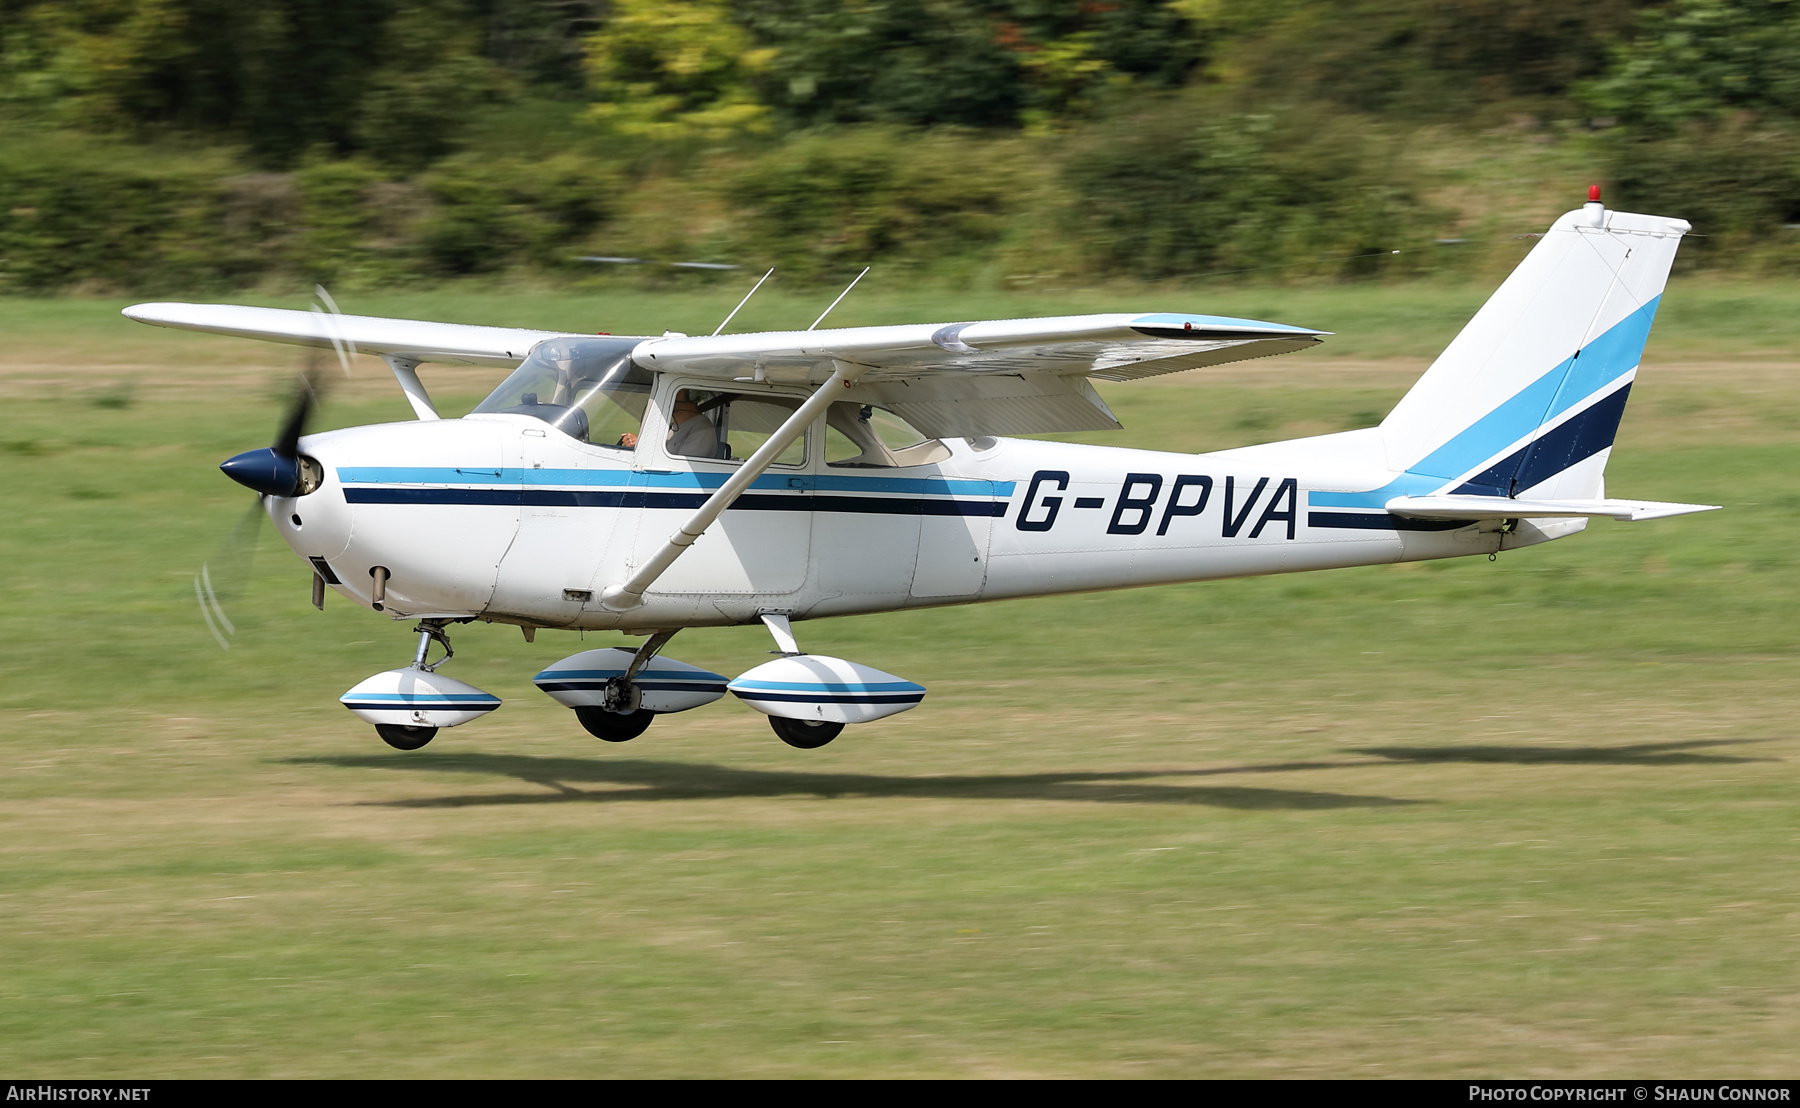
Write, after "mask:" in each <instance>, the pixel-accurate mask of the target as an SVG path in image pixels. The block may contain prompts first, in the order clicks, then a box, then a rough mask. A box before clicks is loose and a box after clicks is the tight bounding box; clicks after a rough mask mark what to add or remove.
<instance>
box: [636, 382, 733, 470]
mask: <svg viewBox="0 0 1800 1108" xmlns="http://www.w3.org/2000/svg"><path fill="white" fill-rule="evenodd" d="M637 442H638V437H637V436H636V435H634V434H631V433H630V432H626V433H625V434H624V435H623V436H621V437H620V439H619V445H620V446H628V447H635V446H637ZM664 449H666V450H667V451H668V452H669V453H670V454H671V455H678V456H682V457H688V458H712V457H716V456H717V455H718V451H719V437H718V432H717V429H716V428H715V427H714V426H713V421H712V420H710V419H708V418H707V417H706V415H705V414H704V413H702V412H701V411H700V405H699V404H697V403H695V402H694V399H693V397H691V396H689V395H688V391H687V390H686V389H681V390H680V391H678V392H676V394H675V407H674V410H673V411H671V412H670V413H669V439H668V442H667V444H666V446H665V447H664Z"/></svg>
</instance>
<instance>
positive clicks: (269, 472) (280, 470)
mask: <svg viewBox="0 0 1800 1108" xmlns="http://www.w3.org/2000/svg"><path fill="white" fill-rule="evenodd" d="M219 469H220V471H221V472H223V473H224V474H225V476H227V477H229V478H231V479H232V480H233V481H236V482H237V483H238V484H240V485H242V486H244V487H245V488H247V489H251V490H254V491H256V492H259V493H262V494H263V495H264V496H293V495H294V493H295V491H296V490H297V489H298V488H299V487H300V459H298V458H283V457H282V456H281V455H279V454H277V453H275V451H274V450H272V449H270V448H269V447H264V448H263V449H261V450H246V451H244V452H243V453H242V454H239V455H237V456H235V457H232V458H227V459H226V460H225V461H224V462H223V463H221V464H220V465H219Z"/></svg>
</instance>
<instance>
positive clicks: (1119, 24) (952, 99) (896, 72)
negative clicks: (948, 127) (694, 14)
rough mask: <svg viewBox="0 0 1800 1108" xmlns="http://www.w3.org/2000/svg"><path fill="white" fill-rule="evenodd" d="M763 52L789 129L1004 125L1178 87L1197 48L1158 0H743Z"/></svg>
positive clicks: (763, 85)
mask: <svg viewBox="0 0 1800 1108" xmlns="http://www.w3.org/2000/svg"><path fill="white" fill-rule="evenodd" d="M738 10H739V12H740V13H741V18H742V19H743V20H744V21H745V23H746V25H748V26H749V27H750V28H752V29H753V30H754V32H755V33H756V36H757V38H758V40H759V41H762V42H767V43H770V44H772V45H773V46H774V48H775V50H776V51H777V53H776V55H775V61H774V63H773V64H772V65H770V66H768V67H767V68H766V69H765V70H764V71H763V72H762V73H761V75H760V76H759V78H758V81H757V86H758V91H759V95H760V96H761V98H762V99H763V101H764V102H765V103H768V104H771V105H774V106H776V107H777V108H779V109H780V110H781V111H782V112H783V113H784V114H786V115H787V116H788V117H789V118H791V119H794V120H796V121H799V122H801V123H803V124H814V123H821V122H834V123H856V122H871V121H873V122H887V123H902V124H907V125H928V124H936V123H949V124H957V125H962V126H971V127H1008V126H1014V125H1017V124H1018V123H1020V122H1022V121H1025V122H1036V123H1040V124H1042V123H1047V122H1049V121H1051V120H1054V119H1059V118H1063V117H1067V116H1071V115H1080V114H1083V113H1085V112H1086V111H1088V110H1091V108H1092V107H1093V106H1094V104H1095V102H1096V101H1097V99H1098V98H1099V97H1100V96H1101V95H1102V93H1103V92H1104V91H1105V90H1106V89H1107V88H1109V87H1117V86H1120V85H1124V84H1129V83H1132V82H1134V81H1136V82H1140V83H1147V84H1149V85H1152V86H1164V85H1170V84H1174V83H1177V82H1179V81H1180V80H1181V79H1182V77H1184V76H1185V75H1186V73H1187V72H1188V70H1189V69H1190V68H1191V67H1192V66H1193V64H1194V62H1195V61H1196V59H1197V58H1198V57H1199V53H1200V45H1201V44H1200V42H1199V40H1198V39H1197V37H1196V36H1194V35H1192V34H1191V33H1189V30H1190V29H1189V28H1188V26H1187V25H1186V23H1185V21H1184V19H1183V17H1182V16H1181V15H1180V14H1179V13H1178V12H1176V11H1175V10H1174V9H1173V8H1172V7H1171V6H1170V5H1169V4H1168V3H1166V2H1164V0H1123V2H1119V3H1106V4H1097V3H1044V2H1041V0H1008V2H1002V3H997V4H971V3H968V2H966V0H870V2H864V3H852V4H843V3H836V2H832V0H745V2H743V3H740V4H739V5H738Z"/></svg>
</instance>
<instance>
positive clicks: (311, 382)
mask: <svg viewBox="0 0 1800 1108" xmlns="http://www.w3.org/2000/svg"><path fill="white" fill-rule="evenodd" d="M314 291H316V292H317V293H318V295H319V298H320V299H321V300H323V301H324V302H325V304H326V305H327V307H329V309H330V310H329V312H327V311H326V310H325V309H322V308H321V307H320V306H319V305H318V304H314V305H313V311H314V312H317V313H318V314H319V315H320V317H321V319H322V321H323V324H324V332H325V335H326V337H327V338H329V339H330V341H331V346H332V349H333V350H335V351H336V352H337V356H338V362H339V364H340V365H341V366H342V367H343V370H344V376H346V377H348V376H350V357H349V356H350V355H351V354H354V353H356V347H355V346H354V345H353V344H351V343H350V342H348V341H347V340H345V339H343V338H341V337H340V336H341V334H342V328H340V327H339V326H338V324H337V317H338V316H339V315H341V314H342V313H340V312H339V311H338V306H337V304H336V303H335V302H334V301H333V300H332V299H331V294H330V293H328V292H326V291H325V289H324V287H323V286H320V287H318V288H316V289H315V290H314ZM326 380H327V378H326V377H325V375H323V374H322V373H320V372H319V370H318V354H317V352H316V351H309V352H308V354H307V359H306V367H305V369H304V370H302V371H301V373H300V375H299V378H298V383H297V386H296V388H295V391H294V400H293V403H292V404H291V405H289V407H288V410H287V414H286V415H285V416H284V417H283V418H282V421H281V425H280V428H279V429H278V430H277V431H276V434H275V441H274V442H272V443H270V444H269V445H268V446H267V447H264V448H263V449H261V450H246V451H244V452H243V453H242V454H238V455H235V456H233V457H231V458H227V459H226V460H225V461H224V462H223V463H222V464H221V465H220V466H219V469H220V470H221V471H222V472H223V473H224V474H225V476H227V477H229V478H231V479H232V480H233V481H236V482H237V483H238V484H240V485H243V486H244V487H245V488H247V489H250V490H251V491H252V492H254V493H256V494H257V496H256V503H254V504H252V505H251V506H250V508H249V510H248V511H246V512H245V513H244V515H243V516H242V517H241V518H240V519H239V520H238V522H237V524H236V525H235V526H233V527H232V529H231V534H230V535H229V536H227V537H226V539H225V541H224V543H222V544H221V545H220V547H219V549H218V551H217V552H215V553H214V555H213V557H212V558H211V559H209V560H208V561H207V562H205V563H204V564H202V565H201V567H200V572H199V573H198V574H196V575H195V576H194V596H195V597H196V598H197V599H198V600H199V602H200V615H201V616H202V617H203V618H204V619H205V620H206V627H207V630H209V631H211V632H212V635H213V638H215V639H217V640H218V642H219V645H220V646H221V647H223V648H224V649H226V650H230V649H231V637H232V636H233V635H235V634H237V626H236V625H235V624H233V623H232V621H231V618H230V617H229V616H228V615H226V612H225V607H226V604H227V603H228V602H229V601H231V600H233V599H235V598H236V596H237V593H238V591H239V590H240V589H241V588H242V587H243V585H244V583H245V582H246V581H248V580H249V577H250V564H251V562H252V560H253V559H254V558H255V555H256V540H257V536H258V534H259V533H260V527H259V520H258V517H259V516H262V515H263V514H265V505H266V502H267V500H268V498H269V497H271V496H278V497H290V496H302V495H304V494H306V493H308V492H311V491H312V490H313V489H316V488H318V487H319V482H320V481H321V480H322V479H323V478H324V473H323V471H322V470H321V469H320V468H319V463H318V462H316V461H314V460H313V459H311V458H309V457H306V456H305V455H303V454H301V453H300V436H302V435H304V434H305V433H306V425H307V423H308V422H309V421H310V420H311V419H312V416H313V413H314V412H316V411H317V410H318V407H319V400H320V398H321V397H322V395H323V393H324V388H325V381H326Z"/></svg>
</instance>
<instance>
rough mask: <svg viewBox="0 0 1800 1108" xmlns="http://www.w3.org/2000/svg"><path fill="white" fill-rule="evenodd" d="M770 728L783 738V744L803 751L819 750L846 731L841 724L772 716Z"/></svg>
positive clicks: (820, 720)
mask: <svg viewBox="0 0 1800 1108" xmlns="http://www.w3.org/2000/svg"><path fill="white" fill-rule="evenodd" d="M769 726H770V727H773V728H774V729H775V734H777V735H779V736H780V737H781V741H782V742H784V743H786V744H788V745H789V746H797V747H799V748H800V749H801V750H817V749H819V748H820V747H821V746H824V745H825V744H826V743H828V742H830V741H831V740H832V739H835V738H837V737H838V734H839V733H840V732H841V731H843V729H844V725H843V724H841V723H827V722H826V721H824V720H822V719H788V718H786V717H785V716H770V717H769Z"/></svg>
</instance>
